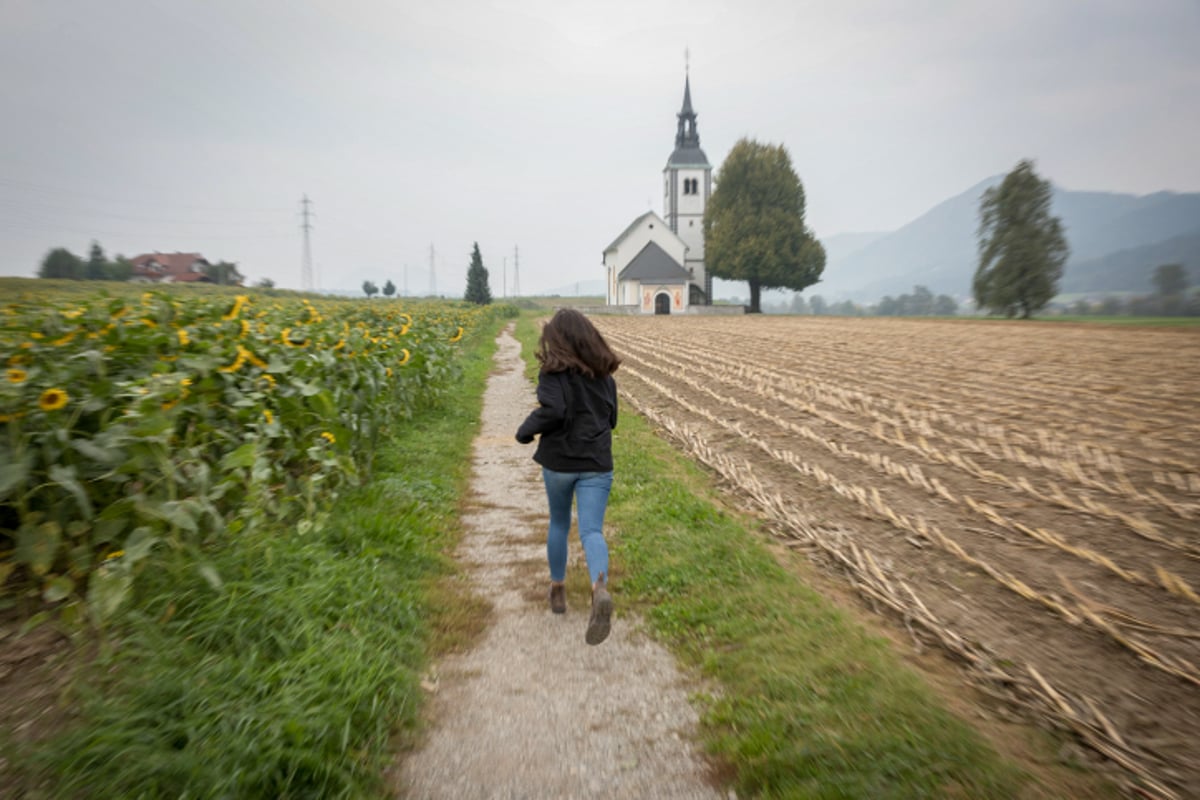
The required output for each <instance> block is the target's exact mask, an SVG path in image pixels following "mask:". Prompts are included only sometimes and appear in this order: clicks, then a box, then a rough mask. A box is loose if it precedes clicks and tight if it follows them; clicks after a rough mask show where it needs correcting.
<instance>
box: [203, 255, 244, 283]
mask: <svg viewBox="0 0 1200 800" xmlns="http://www.w3.org/2000/svg"><path fill="white" fill-rule="evenodd" d="M204 274H205V275H207V276H208V279H209V280H210V281H212V282H213V283H216V284H219V285H221V286H241V285H242V283H244V282H245V280H246V279H245V278H244V277H243V276H242V273H240V272H238V268H237V264H234V263H233V262H232V261H218V262H217V263H215V264H209V265H208V266H206V267H205V268H204Z"/></svg>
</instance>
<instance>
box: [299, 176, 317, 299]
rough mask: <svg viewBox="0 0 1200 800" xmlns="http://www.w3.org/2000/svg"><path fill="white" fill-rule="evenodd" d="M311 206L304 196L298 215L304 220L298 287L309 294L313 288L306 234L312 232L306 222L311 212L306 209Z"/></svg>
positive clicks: (308, 242) (301, 225) (310, 249)
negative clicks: (302, 253) (302, 256)
mask: <svg viewBox="0 0 1200 800" xmlns="http://www.w3.org/2000/svg"><path fill="white" fill-rule="evenodd" d="M311 204H312V201H311V200H309V199H308V195H307V194H306V195H304V197H303V199H301V200H300V215H301V217H303V219H304V221H303V222H302V223H301V224H300V228H301V230H303V231H304V260H303V261H302V262H301V265H300V285H301V287H302V288H303V289H304V291H306V292H311V291H312V290H313V288H314V287H313V269H312V244H311V242H310V241H309V237H308V233H309V231H311V230H312V227H313V226H312V223H311V222H309V221H308V218H309V216H311V215H312V212H310V211H309V210H308V207H309V206H310V205H311Z"/></svg>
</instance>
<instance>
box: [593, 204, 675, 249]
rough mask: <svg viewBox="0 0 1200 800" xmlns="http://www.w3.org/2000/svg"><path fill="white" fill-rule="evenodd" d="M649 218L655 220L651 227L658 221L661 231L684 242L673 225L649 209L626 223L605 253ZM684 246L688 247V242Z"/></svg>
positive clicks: (614, 247) (617, 245)
mask: <svg viewBox="0 0 1200 800" xmlns="http://www.w3.org/2000/svg"><path fill="white" fill-rule="evenodd" d="M647 219H653V220H654V222H652V223H650V227H651V228H653V227H654V225H655V223H657V224H658V225H659V226H660V228H659V231H660V232H664V233H666V234H668V235H669V236H673V237H674V238H676V239H678V240H679V242H681V243H683V240H682V239H680V238H679V236H678V234H676V233H675V232H674V231H673V230H671V226H670V225H668V224H667V223H666V222H665V221H664V220H663V218H662V217H660V216H659V215H658V214H655V213H654V212H653V211H647V212H646V213H645V214H642V215H641V216H640V217H638V218H637V219H635V220H634V221H633V222H631V223H629V224H628V225H626V226H625V230H623V231H621V233H620V235H619V236H617V238H615V239H613V240H612V244H610V245H609V246H608V247H606V248H604V252H603V254H604V255H607V254H609V253H611V252H612V251H613V250H616V249H617V247H619V246H620V244H621V242H623V241H625V237H627V236H629V234H631V233H633V231H634V230H635V229H636V228H637V227H638V226H639V225H641V224H642V223H643V222H645V221H646V220H647ZM651 235H654V234H651ZM684 246H685V247H686V244H685V245H684Z"/></svg>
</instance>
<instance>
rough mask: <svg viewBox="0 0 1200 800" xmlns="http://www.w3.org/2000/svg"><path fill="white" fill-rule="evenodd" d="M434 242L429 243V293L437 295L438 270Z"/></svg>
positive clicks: (432, 295)
mask: <svg viewBox="0 0 1200 800" xmlns="http://www.w3.org/2000/svg"><path fill="white" fill-rule="evenodd" d="M433 259H434V252H433V244H430V245H429V294H430V296H431V297H437V271H436V267H435V264H434V260H433Z"/></svg>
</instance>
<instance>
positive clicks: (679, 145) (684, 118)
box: [675, 75, 700, 150]
mask: <svg viewBox="0 0 1200 800" xmlns="http://www.w3.org/2000/svg"><path fill="white" fill-rule="evenodd" d="M675 116H676V117H678V118H679V123H678V126H677V127H676V129H675V149H676V150H694V149H699V147H700V133H699V131H697V130H696V112H695V111H693V110H692V79H691V77H690V76H687V75H685V76H684V79H683V108H681V109H680V110H679V113H678V114H676V115H675Z"/></svg>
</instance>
